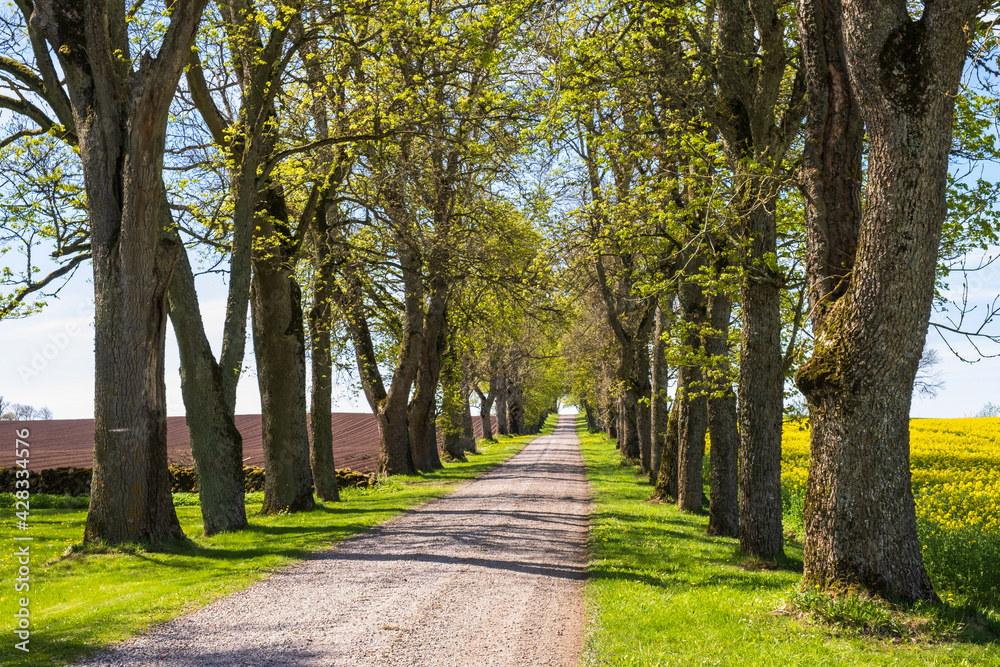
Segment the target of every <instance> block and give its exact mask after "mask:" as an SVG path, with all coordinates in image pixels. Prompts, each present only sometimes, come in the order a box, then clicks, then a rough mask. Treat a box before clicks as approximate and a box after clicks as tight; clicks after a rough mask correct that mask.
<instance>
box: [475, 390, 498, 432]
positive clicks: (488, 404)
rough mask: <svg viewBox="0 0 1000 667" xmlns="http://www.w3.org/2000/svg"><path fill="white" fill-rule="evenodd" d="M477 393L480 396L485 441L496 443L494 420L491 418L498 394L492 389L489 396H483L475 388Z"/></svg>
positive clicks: (480, 411) (480, 413) (480, 416)
mask: <svg viewBox="0 0 1000 667" xmlns="http://www.w3.org/2000/svg"><path fill="white" fill-rule="evenodd" d="M475 391H476V393H477V394H478V395H479V419H480V420H481V421H482V422H483V440H488V441H490V442H496V438H494V437H493V420H492V419H491V418H490V412H491V411H492V410H493V402H494V401H495V400H496V394H495V393H494V390H493V387H490V390H489V393H487V394H483V392H482V391H480V390H479V388H478V387H476V388H475Z"/></svg>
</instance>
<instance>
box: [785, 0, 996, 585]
mask: <svg viewBox="0 0 1000 667" xmlns="http://www.w3.org/2000/svg"><path fill="white" fill-rule="evenodd" d="M978 8H979V3H978V2H974V1H971V0H957V1H955V2H949V3H931V2H928V3H925V5H924V7H923V13H922V15H921V17H920V19H919V20H913V19H912V18H911V17H910V15H909V13H908V11H907V4H906V3H905V2H902V1H899V2H870V1H858V2H852V3H850V4H849V5H844V4H840V3H837V2H809V1H804V2H802V3H801V4H800V7H799V9H800V19H801V28H802V30H803V34H804V47H805V51H804V54H805V59H806V63H807V66H808V73H809V84H810V93H811V95H814V96H813V97H812V98H811V104H812V105H813V108H810V125H809V137H808V139H809V140H808V142H807V148H808V150H807V155H806V168H807V171H806V175H807V178H808V180H807V192H809V193H810V195H811V197H810V198H809V200H807V201H809V203H810V208H809V209H808V216H807V228H806V230H807V234H808V237H807V238H808V242H809V254H810V261H809V264H808V265H807V269H808V271H809V274H808V275H809V281H810V289H811V294H810V304H813V303H815V304H816V307H813V308H811V309H810V310H811V312H812V317H813V326H814V331H815V334H816V344H815V348H814V352H813V356H812V358H811V359H810V360H809V361H808V362H807V363H806V364H805V365H803V366H802V367H801V368H800V369H799V371H798V373H797V374H796V382H797V383H798V386H799V388H800V389H801V390H802V392H803V393H804V394H805V395H806V397H807V398H808V400H809V412H810V425H811V429H810V430H811V433H810V442H811V447H810V455H811V460H810V474H809V485H808V489H807V493H806V505H805V512H806V548H805V554H804V560H805V576H804V579H803V584H804V585H818V586H821V587H823V588H827V589H832V590H837V589H842V588H844V587H847V586H851V585H855V586H861V587H863V588H865V589H867V590H869V591H871V592H874V593H877V594H880V595H883V596H885V597H887V598H889V599H892V600H896V601H902V602H912V601H917V600H934V599H936V595H935V594H934V591H933V589H932V587H931V584H930V580H929V578H928V576H927V573H926V571H925V569H924V567H923V562H922V559H921V554H920V546H919V544H918V541H917V533H916V516H915V509H914V501H913V496H912V491H911V485H910V468H909V454H910V452H909V410H910V400H911V396H912V388H913V381H914V378H915V376H916V372H917V366H918V364H919V361H920V356H921V352H922V350H923V346H924V338H925V336H926V331H927V324H928V321H929V318H930V311H931V305H932V300H933V295H934V278H935V270H936V261H937V251H938V244H939V241H940V235H941V229H942V225H943V222H944V218H945V214H946V187H947V169H948V151H949V148H950V146H951V131H952V119H953V113H954V103H955V96H956V93H957V89H958V84H959V81H960V77H961V74H962V69H963V66H964V62H965V58H966V49H967V44H968V34H969V33H968V32H967V30H968V29H969V25H970V23H971V21H972V20H974V18H975V16H976V12H977V10H978ZM840 12H842V14H841V13H840ZM838 22H842V23H841V25H842V30H838ZM841 38H842V41H841ZM852 95H853V99H852ZM858 117H860V118H861V120H862V121H863V122H864V126H865V128H866V130H867V138H868V179H867V186H866V192H865V206H864V210H863V212H861V213H860V225H859V227H858V229H857V235H856V238H857V243H856V247H855V248H853V249H852V248H850V247H849V244H850V242H851V239H852V238H854V230H853V228H852V227H853V226H854V225H855V224H856V222H855V221H857V220H858V219H859V213H858V212H859V210H860V209H859V207H858V206H857V201H858V200H857V196H856V193H857V191H858V187H859V186H858V182H857V181H858V180H859V177H858V175H859V174H860V168H859V164H858V161H857V155H858V154H860V148H859V146H858V142H859V141H860V131H859V129H858V125H859V124H858V122H857V118H858ZM812 196H819V197H821V199H819V200H812ZM810 200H811V201H810ZM817 201H826V202H829V204H830V208H829V209H824V208H822V207H819V206H816V202H817ZM832 213H835V214H836V215H837V217H836V218H834V217H833V215H832ZM845 246H847V247H845ZM845 257H847V258H848V259H847V261H848V262H850V258H852V257H853V263H852V264H851V263H849V264H848V265H847V266H843V265H842V262H843V261H844V258H845ZM845 282H846V283H847V284H846V285H845V284H844V283H845Z"/></svg>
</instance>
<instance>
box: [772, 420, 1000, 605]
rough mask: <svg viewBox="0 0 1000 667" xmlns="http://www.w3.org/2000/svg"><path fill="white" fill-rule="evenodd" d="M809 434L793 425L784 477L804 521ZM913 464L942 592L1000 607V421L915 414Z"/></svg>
mask: <svg viewBox="0 0 1000 667" xmlns="http://www.w3.org/2000/svg"><path fill="white" fill-rule="evenodd" d="M808 465H809V431H808V430H807V429H806V428H805V427H804V426H803V425H800V424H798V423H796V422H787V423H786V424H785V429H784V438H783V441H782V461H781V482H782V487H783V492H784V493H783V495H784V498H785V508H786V513H788V514H789V519H790V521H791V523H792V524H793V525H794V524H795V523H796V520H797V519H798V520H800V519H801V508H802V499H803V498H804V497H805V490H806V479H807V472H808ZM910 469H911V471H912V473H913V493H914V498H915V500H916V505H917V522H918V526H919V533H920V541H921V545H922V547H923V550H924V563H925V564H926V566H927V569H928V571H929V572H930V573H931V577H932V579H933V580H934V582H935V586H936V587H937V588H938V589H939V591H953V592H955V593H956V594H959V595H961V596H963V597H965V598H967V599H969V600H970V601H978V602H983V603H987V604H991V605H993V604H995V603H996V602H997V598H998V595H1000V594H998V592H997V588H998V584H1000V418H997V417H991V418H975V419H914V420H911V422H910Z"/></svg>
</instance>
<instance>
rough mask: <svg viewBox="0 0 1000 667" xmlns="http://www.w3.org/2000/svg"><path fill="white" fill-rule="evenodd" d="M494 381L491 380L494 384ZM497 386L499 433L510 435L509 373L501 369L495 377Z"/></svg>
mask: <svg viewBox="0 0 1000 667" xmlns="http://www.w3.org/2000/svg"><path fill="white" fill-rule="evenodd" d="M493 381H494V380H492V379H491V380H490V382H493ZM495 381H496V384H497V433H499V434H500V435H510V421H509V420H508V419H507V373H506V372H505V371H504V370H503V369H502V368H501V369H500V370H499V371H498V372H497V375H496V376H495Z"/></svg>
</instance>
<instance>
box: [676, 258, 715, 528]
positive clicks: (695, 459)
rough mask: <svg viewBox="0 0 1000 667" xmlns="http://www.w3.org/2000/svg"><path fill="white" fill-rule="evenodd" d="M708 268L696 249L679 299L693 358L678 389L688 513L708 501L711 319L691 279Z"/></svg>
mask: <svg viewBox="0 0 1000 667" xmlns="http://www.w3.org/2000/svg"><path fill="white" fill-rule="evenodd" d="M702 266H704V260H703V259H702V258H701V255H700V254H699V251H698V250H697V249H696V250H695V251H694V252H693V253H692V255H691V257H690V258H689V259H688V261H687V262H686V266H685V271H686V272H687V275H685V276H681V279H680V287H679V289H678V290H677V297H678V301H679V303H680V307H681V319H682V321H683V334H682V338H681V341H682V342H683V344H684V347H685V348H686V350H685V352H686V354H689V355H691V357H693V359H692V360H690V361H689V362H688V363H687V364H685V365H683V366H681V368H680V372H679V374H678V390H679V391H680V393H681V395H682V396H683V397H684V400H683V401H681V404H680V411H679V413H678V422H677V429H678V441H677V442H678V447H679V450H678V464H677V465H678V468H677V470H678V487H677V490H678V495H677V506H678V507H679V508H680V509H681V510H684V511H687V512H700V511H701V509H702V501H703V500H704V496H705V491H704V482H703V476H702V468H703V463H704V459H705V433H706V431H707V430H708V397H707V393H706V391H707V389H708V387H706V386H705V382H704V374H703V372H702V368H701V365H700V363H699V358H700V357H701V356H702V352H703V351H702V348H701V334H702V329H703V328H704V327H705V324H706V320H707V307H706V306H707V304H706V299H705V293H704V291H703V290H702V288H701V286H700V285H698V283H697V282H695V281H694V280H693V279H690V278H689V276H695V275H697V274H698V273H699V272H700V269H701V267H702Z"/></svg>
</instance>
